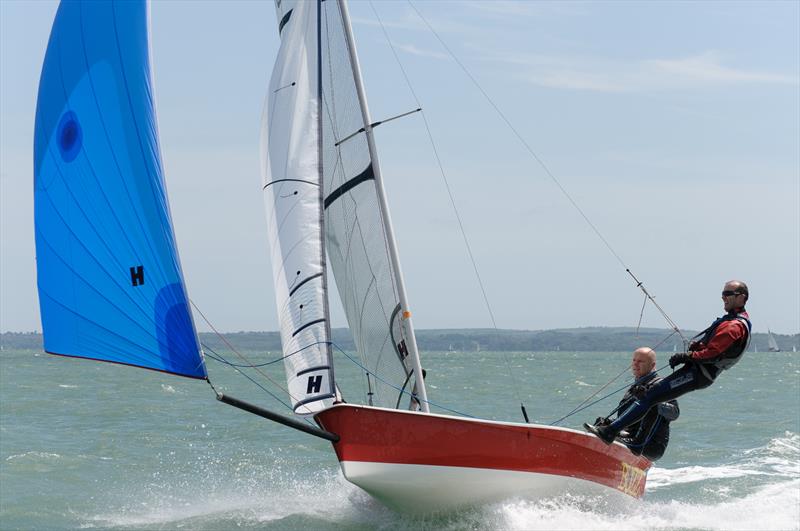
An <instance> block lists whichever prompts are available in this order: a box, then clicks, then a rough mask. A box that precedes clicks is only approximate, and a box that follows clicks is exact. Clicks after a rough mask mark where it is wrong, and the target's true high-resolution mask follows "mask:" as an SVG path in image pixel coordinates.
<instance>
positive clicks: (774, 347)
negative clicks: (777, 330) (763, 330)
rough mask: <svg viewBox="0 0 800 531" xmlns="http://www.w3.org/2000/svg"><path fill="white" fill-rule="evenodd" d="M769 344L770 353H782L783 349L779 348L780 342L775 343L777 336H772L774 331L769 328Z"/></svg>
mask: <svg viewBox="0 0 800 531" xmlns="http://www.w3.org/2000/svg"><path fill="white" fill-rule="evenodd" d="M767 344H768V345H769V351H770V352H780V351H781V349H780V347H778V342H777V341H775V336H773V335H772V331H771V330H770V329H769V328H767Z"/></svg>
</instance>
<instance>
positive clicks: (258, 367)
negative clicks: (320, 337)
mask: <svg viewBox="0 0 800 531" xmlns="http://www.w3.org/2000/svg"><path fill="white" fill-rule="evenodd" d="M189 302H190V303H191V305H192V307H193V308H194V309H195V310H196V311H197V313H198V314H200V317H201V318H202V319H203V321H205V323H206V324H207V325H208V326H209V327H210V328H211V330H213V331H214V333H215V334H216V335H217V337H218V338H220V340H222V342H223V343H225V345H226V346H227V347H228V348H229V349H230V350H231V352H233V353H234V354H236V355H237V356H238V357H239V358H240V359H242V361H244V362H247V363H248V364H249V368H252V369H253V370H255V371H256V372H257V373H258V374H260V375H261V376H262V377H264V378H265V379H266V380H267V381H268V382H270V383H271V384H272V385H274V386H275V387H277V388H278V389H280V390H282V391H283V392H285V393H286V394H287V395H289V397H290V398H291V399H292V400H293V401H295V402H299V399H297V398H295V397H294V396H293V395H292V393H291V392H290V391H289V389H287V388H285V387H283V386H282V385H281V384H279V383H278V382H276V381H275V380H274V379H272V378H270V376H269V375H268V374H267V373H265V372H264V371H262V370H261V369H260V366H258V365H256V364H253V363H252V362H250V360H249V359H248V358H247V356H245V355H244V354H242V353H241V352H239V351H238V350H237V349H236V347H234V346H233V345H232V344H231V343H230V342H229V341H228V339H227V338H226V337H225V336H224V335H222V334H221V333H220V332H219V331H218V330H217V329H216V328H215V327H214V325H213V324H211V321H209V320H208V318H207V317H206V316H205V314H203V312H202V311H201V310H200V308H198V307H197V305H196V304H195V303H194V301H193V300H191V299H190V300H189ZM304 348H308V347H304ZM301 350H302V349H301ZM212 352H213V351H212ZM214 354H215V355H216V356H219V357H221V356H220V355H219V354H217V353H214ZM293 354H296V352H293V353H291V354H288V356H291V355H293ZM228 365H231V366H232V367H233V368H234V369H235V370H236V371H237V372H239V373H240V374H241V375H243V376H244V377H245V378H247V379H248V380H250V381H251V382H253V383H254V384H255V385H257V386H258V387H260V388H261V389H262V390H264V391H265V392H266V393H267V394H269V395H270V396H272V397H273V398H275V399H276V400H278V402H280V403H282V404H283V405H285V406H286V405H287V404H285V403H284V402H283V401H282V400H280V399H279V398H277V397H276V396H275V395H274V394H272V393H271V392H270V391H268V390H267V389H266V388H264V387H263V386H262V385H261V384H259V383H258V382H256V381H255V380H254V379H253V378H252V377H250V376H249V375H247V374H245V372H244V371H242V370H241V369H239V367H237V366H236V365H233V364H230V363H228ZM209 385H211V381H210V380H209ZM211 388H212V389H214V392H215V393H216V394H217V396H219V394H220V393H219V392H218V391H217V390H216V389H215V388H214V386H213V385H211ZM287 407H289V406H287ZM289 409H290V410H291V409H292V408H291V407H289ZM304 420H305V421H306V422H308V423H309V424H310V423H311V422H310V421H309V420H308V419H307V418H305V417H304Z"/></svg>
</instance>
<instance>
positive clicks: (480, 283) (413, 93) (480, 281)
mask: <svg viewBox="0 0 800 531" xmlns="http://www.w3.org/2000/svg"><path fill="white" fill-rule="evenodd" d="M369 5H370V7H371V8H372V12H373V13H374V14H375V18H376V19H377V20H378V24H380V27H381V30H383V35H384V37H386V42H387V43H388V44H389V48H390V49H391V50H392V55H394V59H395V61H396V62H397V66H398V67H399V68H400V72H401V73H402V74H403V78H404V79H405V82H406V85H407V86H408V90H409V91H410V92H411V96H412V97H413V98H414V101H415V102H416V105H417V108H418V110H420V111H422V112H421V113H420V115H421V116H422V122H423V124H424V125H425V131H426V133H427V136H428V142H430V145H431V149H432V150H433V155H434V157H435V159H436V164H437V165H438V167H439V174H440V175H441V177H442V182H443V183H444V187H445V189H446V190H447V196H448V197H449V198H450V205H451V206H452V207H453V212H454V213H455V216H456V221H457V222H458V229H459V231H460V232H461V237H462V238H463V240H464V246H465V247H466V250H467V256H468V257H469V261H470V263H471V264H472V270H473V271H474V273H475V278H476V279H477V281H478V286H479V288H480V290H481V295H482V296H483V303H484V305H485V306H486V311H487V312H488V313H489V319H490V320H491V321H492V326H493V327H494V329H495V330H498V328H497V321H496V320H495V318H494V312H493V311H492V305H491V304H490V303H489V296H488V295H487V294H486V288H485V286H484V284H483V279H482V278H481V274H480V272H479V271H478V264H477V262H476V260H475V255H474V253H473V252H472V246H471V245H470V243H469V238H467V232H466V231H465V230H464V223H463V221H462V219H461V214H460V213H459V210H458V207H457V206H456V200H455V197H454V196H453V191H452V189H451V188H450V182H449V181H448V179H447V175H446V173H445V170H444V164H442V159H441V157H440V156H439V150H438V149H437V147H436V143H435V142H434V140H433V133H432V132H431V128H430V124H429V123H428V118H427V116H426V115H425V111H424V110H422V103H421V102H420V100H419V97H417V93H416V91H414V87H413V86H412V85H411V80H410V79H409V77H408V74H407V73H406V69H405V68H404V67H403V63H402V62H401V61H400V57H399V56H398V55H397V51H396V50H395V47H394V44H392V40H391V38H390V37H389V32H388V31H387V30H386V27H385V26H384V25H383V21H382V20H381V17H380V15H378V12H377V11H376V9H375V6H374V5H373V3H372V0H370V2H369ZM412 7H413V5H412ZM423 20H424V19H423ZM503 361H504V362H505V365H506V371H507V373H508V374H509V375H510V376H511V380H512V389H513V393H514V396H515V397H516V399H517V400H518V401H519V403H520V407H521V408H522V413H523V416H525V417H527V414H526V412H525V406H524V405H523V404H522V398H521V396H520V393H519V389H520V388H521V387H520V385H519V382H518V381H517V376H516V374H515V373H514V371H512V370H511V364H510V363H509V360H508V355H507V354H506V353H505V352H503ZM527 420H528V419H527V418H526V419H525V421H526V422H527Z"/></svg>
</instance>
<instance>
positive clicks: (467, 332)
mask: <svg viewBox="0 0 800 531" xmlns="http://www.w3.org/2000/svg"><path fill="white" fill-rule="evenodd" d="M683 333H684V334H685V335H686V336H687V337H690V336H691V335H694V334H696V333H697V332H696V331H684V332H683ZM416 335H417V342H418V344H419V348H420V349H421V350H423V351H456V352H475V351H478V350H481V351H512V352H554V351H565V352H624V351H632V350H634V349H635V348H637V347H640V346H650V347H653V346H656V345H658V347H657V349H656V350H659V351H662V352H672V351H673V350H678V351H680V350H682V348H683V346H682V343H681V340H680V337H678V335H677V334H672V335H671V330H667V329H660V328H642V329H640V330H639V331H638V334H637V331H636V329H635V328H632V327H618V328H614V327H587V328H563V329H555V330H492V329H449V330H417V331H416ZM224 337H225V341H227V342H229V343H230V344H231V345H233V346H234V347H235V348H236V349H237V350H242V351H251V352H252V351H256V352H257V351H271V352H278V351H280V350H281V344H280V334H278V332H229V333H225V334H224ZM773 337H774V338H775V341H776V342H777V343H778V347H779V348H780V349H781V350H782V351H792V349H793V347H794V348H797V347H798V346H800V334H794V335H789V334H773ZM225 341H223V340H222V339H221V338H220V337H219V336H217V335H216V334H212V333H206V332H203V333H200V342H201V343H202V344H203V346H204V348H206V349H207V350H212V351H216V350H220V351H228V350H230V348H229V347H228V346H227V345H226V344H225ZM333 341H334V343H335V344H336V345H337V346H338V347H339V348H341V349H344V350H348V351H352V350H354V349H355V346H354V344H353V339H352V337H351V336H350V332H349V330H348V329H347V328H336V329H334V330H333ZM0 346H2V348H3V350H7V349H8V350H12V349H13V350H41V349H42V335H41V334H39V333H36V332H4V333H3V334H1V335H0ZM750 350H751V351H754V350H758V351H759V352H766V351H767V334H761V333H756V334H753V339H752V341H751V343H750Z"/></svg>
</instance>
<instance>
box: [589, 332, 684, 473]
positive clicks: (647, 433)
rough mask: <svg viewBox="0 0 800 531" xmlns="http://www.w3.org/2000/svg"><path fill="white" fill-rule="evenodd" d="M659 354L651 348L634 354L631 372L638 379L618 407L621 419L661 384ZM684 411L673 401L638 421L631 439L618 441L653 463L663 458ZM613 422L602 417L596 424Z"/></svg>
mask: <svg viewBox="0 0 800 531" xmlns="http://www.w3.org/2000/svg"><path fill="white" fill-rule="evenodd" d="M655 368H656V353H655V351H654V350H653V349H651V348H648V347H641V348H637V349H636V350H635V351H633V359H632V360H631V372H632V373H633V377H634V378H635V379H636V381H635V382H634V384H633V385H632V386H631V387H630V389H628V391H627V392H626V393H625V396H624V397H622V400H620V402H619V407H618V408H617V411H618V413H617V417H621V416H622V415H624V414H625V411H626V410H627V409H628V408H629V407H631V406H633V404H634V402H635V401H636V399H637V398H639V397H640V396H643V395H644V394H645V393H646V392H647V390H648V389H649V388H650V387H652V386H654V385H656V384H658V382H660V381H661V378H660V377H659V376H658V374H657V373H656V372H655ZM679 415H680V409H678V401H677V400H670V401H668V402H664V403H663V404H657V405H655V406H653V407H651V408H650V410H649V411H648V412H647V413H646V414H645V416H644V418H642V420H640V421H637V422H634V423H633V424H631V425H630V426H628V427H627V428H626V431H627V432H628V435H627V436H624V437H618V438H617V440H618V441H619V442H621V443H622V444H624V445H625V446H627V447H628V449H629V450H630V451H631V452H633V453H634V454H636V455H643V456H645V457H646V458H648V459H649V460H651V461H655V460H656V459H660V458H661V456H663V455H664V451H666V449H667V444H669V423H670V422H671V421H673V420H675V419H677V418H678V416H679ZM610 423H611V419H605V418H599V419H597V421H596V422H595V425H608V424H610Z"/></svg>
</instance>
